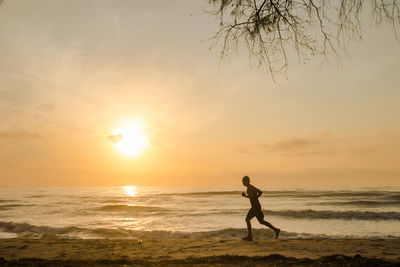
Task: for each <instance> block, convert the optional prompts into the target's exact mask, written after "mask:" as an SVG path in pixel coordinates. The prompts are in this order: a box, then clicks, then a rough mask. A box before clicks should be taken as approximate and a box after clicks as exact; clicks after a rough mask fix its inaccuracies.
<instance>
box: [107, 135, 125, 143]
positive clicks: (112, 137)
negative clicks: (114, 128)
mask: <svg viewBox="0 0 400 267" xmlns="http://www.w3.org/2000/svg"><path fill="white" fill-rule="evenodd" d="M123 138H124V137H123V136H122V134H111V135H109V136H108V137H107V140H108V141H109V142H111V143H118V142H119V141H121V140H122V139H123Z"/></svg>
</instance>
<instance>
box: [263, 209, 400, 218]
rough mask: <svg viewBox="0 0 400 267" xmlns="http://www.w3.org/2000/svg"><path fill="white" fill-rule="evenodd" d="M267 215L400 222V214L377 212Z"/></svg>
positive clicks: (286, 211)
mask: <svg viewBox="0 0 400 267" xmlns="http://www.w3.org/2000/svg"><path fill="white" fill-rule="evenodd" d="M264 213H265V214H266V215H275V216H283V217H290V218H298V219H345V220H349V219H357V220H400V212H394V211H388V212H375V211H331V210H318V211H317V210H311V209H308V210H264Z"/></svg>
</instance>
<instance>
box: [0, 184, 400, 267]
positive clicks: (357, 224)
mask: <svg viewBox="0 0 400 267" xmlns="http://www.w3.org/2000/svg"><path fill="white" fill-rule="evenodd" d="M240 189H242V188H241V187H237V188H214V187H210V188H200V187H194V188H165V187H133V186H129V187H102V188H96V187H93V188H90V187H77V188H25V189H24V188H2V189H1V190H0V193H1V198H0V216H1V220H0V258H1V259H0V266H124V265H126V266H154V265H155V266H209V265H213V266H265V264H270V265H272V266H274V265H275V266H287V265H288V266H290V265H293V266H318V265H319V266H326V265H328V266H329V265H331V266H337V265H345V266H346V265H348V266H353V265H355V266H360V265H361V266H385V265H386V266H396V264H400V249H399V247H400V217H399V216H400V206H399V199H398V197H399V192H400V190H399V189H398V188H394V189H393V188H383V187H382V188H354V189H352V190H349V189H335V190H332V189H318V188H317V189H315V188H312V189H295V188H283V189H282V188H277V189H269V190H265V191H264V194H263V196H262V197H261V198H260V201H261V203H262V205H263V208H264V214H265V219H266V220H268V221H269V222H271V223H272V224H273V225H275V226H277V227H279V228H281V232H280V235H279V239H277V240H275V239H274V233H273V231H272V230H270V229H267V228H266V227H265V226H263V225H261V224H259V223H258V221H257V220H256V219H254V220H252V221H251V223H252V227H253V231H252V233H253V238H254V241H253V242H247V241H243V240H241V238H242V237H244V236H246V235H247V229H246V228H245V227H246V223H245V221H244V218H245V216H246V213H247V211H248V208H249V203H248V200H247V199H245V198H243V197H241V196H240V194H241V191H240Z"/></svg>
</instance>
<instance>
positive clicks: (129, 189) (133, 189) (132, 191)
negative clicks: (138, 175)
mask: <svg viewBox="0 0 400 267" xmlns="http://www.w3.org/2000/svg"><path fill="white" fill-rule="evenodd" d="M124 190H125V194H127V195H128V196H131V197H135V196H136V195H137V191H136V186H134V185H129V186H124Z"/></svg>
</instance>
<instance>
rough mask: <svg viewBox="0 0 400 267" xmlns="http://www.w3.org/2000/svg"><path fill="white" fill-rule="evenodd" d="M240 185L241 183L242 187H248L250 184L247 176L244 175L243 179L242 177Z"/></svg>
mask: <svg viewBox="0 0 400 267" xmlns="http://www.w3.org/2000/svg"><path fill="white" fill-rule="evenodd" d="M242 183H243V185H244V186H248V185H249V184H250V178H249V176H247V175H246V176H245V177H243V179H242Z"/></svg>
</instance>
